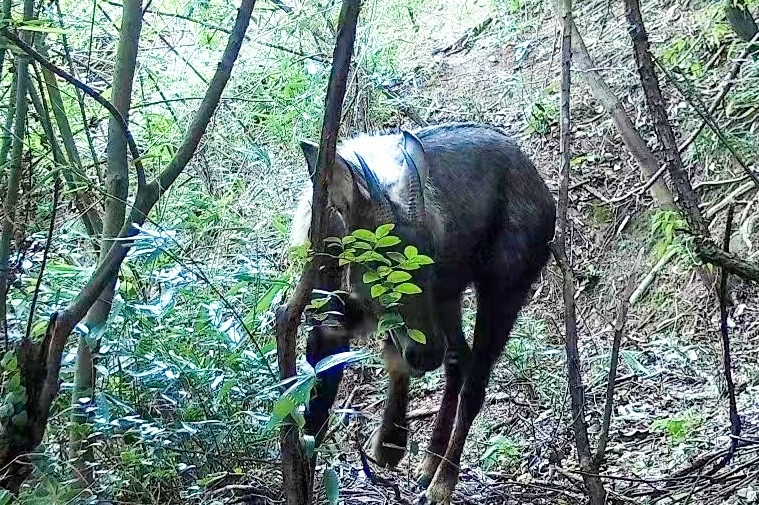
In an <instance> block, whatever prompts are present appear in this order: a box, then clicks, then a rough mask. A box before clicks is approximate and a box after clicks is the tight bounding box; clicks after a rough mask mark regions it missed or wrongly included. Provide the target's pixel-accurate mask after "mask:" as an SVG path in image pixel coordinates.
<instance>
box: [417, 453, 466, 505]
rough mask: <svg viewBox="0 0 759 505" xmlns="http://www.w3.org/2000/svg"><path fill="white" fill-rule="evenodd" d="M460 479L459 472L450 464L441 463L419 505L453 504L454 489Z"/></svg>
mask: <svg viewBox="0 0 759 505" xmlns="http://www.w3.org/2000/svg"><path fill="white" fill-rule="evenodd" d="M458 479H459V472H458V470H457V469H456V468H455V467H454V466H452V465H449V464H445V463H441V464H440V466H439V467H438V469H437V472H435V477H433V478H432V482H431V483H430V484H429V487H428V488H427V490H426V491H425V492H424V493H423V494H422V496H421V497H420V498H419V501H418V502H417V505H433V504H434V505H447V504H449V503H451V495H453V488H455V487H456V483H457V482H458Z"/></svg>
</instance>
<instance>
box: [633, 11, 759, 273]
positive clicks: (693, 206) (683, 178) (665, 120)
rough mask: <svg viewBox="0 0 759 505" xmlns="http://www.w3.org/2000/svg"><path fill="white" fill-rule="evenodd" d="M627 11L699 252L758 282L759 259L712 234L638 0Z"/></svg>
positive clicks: (645, 89) (682, 207)
mask: <svg viewBox="0 0 759 505" xmlns="http://www.w3.org/2000/svg"><path fill="white" fill-rule="evenodd" d="M625 14H626V16H627V22H628V24H629V25H630V27H629V33H630V37H631V38H632V44H633V53H634V54H635V62H636V64H637V66H638V73H639V75H640V82H641V86H642V87H643V92H644V94H645V96H646V103H647V105H648V110H649V113H650V114H651V119H652V120H653V123H654V129H655V131H656V136H657V137H658V139H659V142H661V144H662V148H663V151H664V156H665V160H666V163H667V168H668V169H669V174H670V178H671V181H672V186H673V187H674V189H675V191H676V192H677V196H678V200H679V201H678V205H679V207H680V210H681V211H682V213H683V217H684V218H685V221H686V222H687V223H688V227H689V228H690V232H691V233H692V234H693V235H694V243H695V246H696V251H697V254H698V256H699V257H700V258H701V259H702V260H703V261H706V262H708V263H713V264H715V265H717V266H720V267H723V268H725V269H726V270H727V271H728V272H730V273H732V274H734V275H738V276H740V277H742V278H744V279H750V280H753V281H755V282H759V262H756V261H747V260H744V259H741V258H739V257H738V256H736V255H735V254H732V253H729V252H727V251H725V250H723V249H722V248H721V247H719V246H718V245H717V244H716V243H714V241H713V240H712V238H711V235H710V233H709V228H708V227H707V225H706V221H705V220H704V217H703V215H702V214H701V209H700V208H699V205H700V203H701V200H700V198H699V197H698V194H697V193H696V192H695V191H694V190H693V186H691V183H690V179H689V178H688V173H687V172H686V170H685V166H684V165H683V160H682V158H681V157H680V152H679V150H678V147H677V143H676V140H675V133H674V131H673V130H672V126H671V125H670V124H669V117H668V116H667V105H666V102H665V100H664V97H663V95H662V92H661V88H660V86H659V79H658V77H657V76H656V72H655V71H654V61H653V57H652V56H651V51H650V49H649V43H648V34H647V33H646V28H645V25H644V24H643V16H642V15H641V12H640V4H639V2H638V0H625Z"/></svg>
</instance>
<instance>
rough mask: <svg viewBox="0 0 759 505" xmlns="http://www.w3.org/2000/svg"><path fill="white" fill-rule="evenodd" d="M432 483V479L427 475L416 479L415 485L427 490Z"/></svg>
mask: <svg viewBox="0 0 759 505" xmlns="http://www.w3.org/2000/svg"><path fill="white" fill-rule="evenodd" d="M431 482H432V477H431V476H429V475H420V476H419V477H417V478H416V483H417V484H419V487H421V488H422V489H427V488H428V487H430V483H431Z"/></svg>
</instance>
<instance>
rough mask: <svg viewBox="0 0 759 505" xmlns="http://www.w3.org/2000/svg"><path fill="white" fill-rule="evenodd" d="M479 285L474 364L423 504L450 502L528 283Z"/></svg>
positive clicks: (469, 371) (461, 394) (465, 381)
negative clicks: (491, 378)
mask: <svg viewBox="0 0 759 505" xmlns="http://www.w3.org/2000/svg"><path fill="white" fill-rule="evenodd" d="M477 288H478V289H477V291H478V309H477V321H476V323H475V330H474V348H473V353H472V354H473V355H472V364H471V366H470V367H469V370H468V373H467V375H466V377H465V378H464V384H463V386H462V388H461V392H460V394H459V399H458V409H457V411H456V420H455V424H454V428H453V434H452V435H451V438H450V440H449V442H448V448H447V450H446V452H445V457H444V458H443V459H442V461H441V463H440V465H439V466H438V468H437V471H436V472H435V476H434V477H433V478H432V482H431V483H430V486H429V487H428V488H427V491H426V492H425V494H424V495H423V496H422V497H421V499H420V503H425V504H429V503H434V504H440V503H448V502H449V501H450V497H451V495H452V494H453V490H454V488H455V487H456V483H457V482H458V476H459V465H460V462H461V454H462V452H463V450H464V443H465V442H466V439H467V436H468V435H469V429H470V428H471V426H472V422H473V421H474V419H475V417H476V416H477V414H478V413H479V412H480V409H481V408H482V404H483V402H484V400H485V388H486V387H487V384H488V380H489V378H490V372H491V370H492V368H493V365H494V364H495V362H496V361H497V359H498V357H499V356H500V354H501V351H502V350H503V347H504V345H505V344H506V340H507V339H508V336H509V333H510V332H511V328H512V327H513V325H514V321H515V320H516V318H517V315H518V314H519V310H520V309H521V306H522V302H523V300H524V296H525V293H526V292H527V289H528V288H529V285H528V286H527V287H524V288H522V287H521V286H520V289H515V288H516V287H515V286H514V285H510V284H509V283H507V282H502V283H499V282H494V281H489V282H487V283H480V284H479V285H478V286H477Z"/></svg>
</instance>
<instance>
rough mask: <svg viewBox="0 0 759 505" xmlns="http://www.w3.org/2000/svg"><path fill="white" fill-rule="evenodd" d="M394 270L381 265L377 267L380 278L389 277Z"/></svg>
mask: <svg viewBox="0 0 759 505" xmlns="http://www.w3.org/2000/svg"><path fill="white" fill-rule="evenodd" d="M392 272H393V270H392V269H391V268H390V267H387V266H385V265H381V266H379V267H377V273H378V274H380V277H387V276H388V274H390V273H392Z"/></svg>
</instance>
